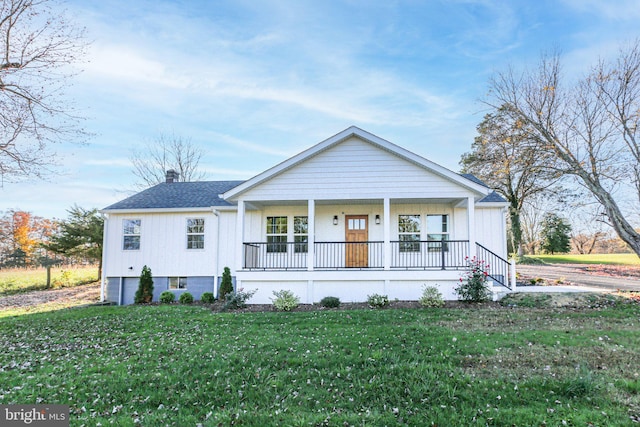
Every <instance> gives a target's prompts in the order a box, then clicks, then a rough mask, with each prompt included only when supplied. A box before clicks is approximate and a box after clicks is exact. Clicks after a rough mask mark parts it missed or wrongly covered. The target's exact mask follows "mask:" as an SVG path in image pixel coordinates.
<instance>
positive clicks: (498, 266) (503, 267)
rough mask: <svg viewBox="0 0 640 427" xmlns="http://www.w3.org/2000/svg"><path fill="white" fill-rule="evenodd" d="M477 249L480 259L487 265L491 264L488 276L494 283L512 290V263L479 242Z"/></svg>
mask: <svg viewBox="0 0 640 427" xmlns="http://www.w3.org/2000/svg"><path fill="white" fill-rule="evenodd" d="M476 248H477V256H478V258H479V259H481V260H483V261H484V262H485V263H486V264H489V271H487V275H488V276H489V277H490V278H491V279H493V281H494V282H496V283H498V284H499V285H501V286H504V287H505V288H507V289H510V287H509V267H510V266H511V263H510V262H509V261H507V260H506V259H504V258H502V257H501V256H500V255H498V254H496V253H495V252H492V251H491V250H490V249H487V248H485V247H484V246H482V245H481V244H480V243H478V242H476Z"/></svg>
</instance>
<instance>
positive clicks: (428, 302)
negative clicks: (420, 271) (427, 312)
mask: <svg viewBox="0 0 640 427" xmlns="http://www.w3.org/2000/svg"><path fill="white" fill-rule="evenodd" d="M418 302H419V303H420V305H421V306H423V307H442V306H444V299H442V294H441V293H440V291H439V290H438V288H437V287H435V286H426V285H425V286H424V288H423V289H422V296H421V297H420V299H419V300H418Z"/></svg>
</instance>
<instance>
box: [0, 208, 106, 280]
mask: <svg viewBox="0 0 640 427" xmlns="http://www.w3.org/2000/svg"><path fill="white" fill-rule="evenodd" d="M68 213H69V216H68V218H67V219H64V220H56V219H46V218H42V217H40V216H36V215H33V214H32V213H31V212H26V211H21V210H14V209H10V210H8V211H6V212H4V213H3V214H2V215H1V216H0V268H26V267H47V266H50V265H52V264H75V263H91V264H98V265H99V267H101V266H100V263H101V261H102V238H103V228H104V221H103V219H102V216H101V215H100V214H99V213H98V211H97V209H84V208H81V207H78V206H74V207H72V208H71V209H69V210H68Z"/></svg>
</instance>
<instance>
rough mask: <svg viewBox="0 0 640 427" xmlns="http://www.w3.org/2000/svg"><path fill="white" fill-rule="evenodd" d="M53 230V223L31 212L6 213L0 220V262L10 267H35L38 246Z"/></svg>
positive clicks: (10, 211) (11, 211)
mask: <svg viewBox="0 0 640 427" xmlns="http://www.w3.org/2000/svg"><path fill="white" fill-rule="evenodd" d="M54 229H55V224H54V223H53V221H51V220H48V219H45V218H42V217H39V216H35V215H33V214H32V213H31V212H25V211H21V210H9V211H7V212H6V213H5V214H4V215H3V216H2V217H1V218H0V261H2V264H5V265H11V266H28V265H36V264H37V261H38V258H39V257H38V255H39V254H38V251H39V249H40V246H39V245H40V244H41V243H43V242H46V241H47V239H48V238H49V236H50V235H51V234H52V232H53V230H54Z"/></svg>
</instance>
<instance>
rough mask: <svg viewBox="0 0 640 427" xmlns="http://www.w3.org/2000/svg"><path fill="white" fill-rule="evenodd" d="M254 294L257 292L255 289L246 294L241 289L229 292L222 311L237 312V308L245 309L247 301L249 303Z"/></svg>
mask: <svg viewBox="0 0 640 427" xmlns="http://www.w3.org/2000/svg"><path fill="white" fill-rule="evenodd" d="M256 292H258V290H257V289H254V290H252V291H248V292H243V291H242V289H238V291H237V292H231V293H230V294H227V295H226V302H225V303H224V307H222V309H223V310H237V309H239V308H245V307H246V306H247V301H249V299H251V297H252V296H253V295H255V293H256Z"/></svg>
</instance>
